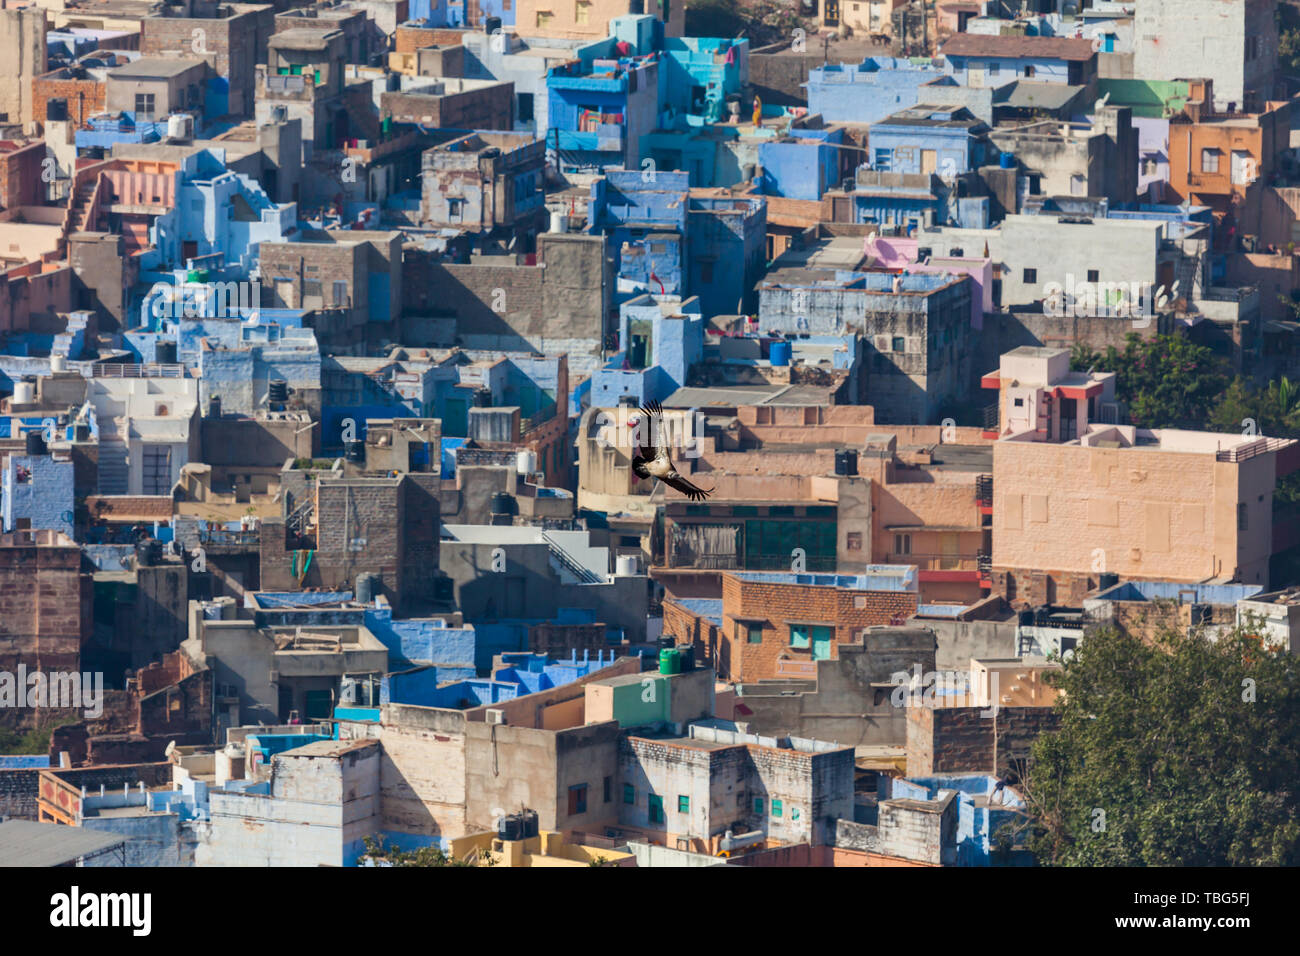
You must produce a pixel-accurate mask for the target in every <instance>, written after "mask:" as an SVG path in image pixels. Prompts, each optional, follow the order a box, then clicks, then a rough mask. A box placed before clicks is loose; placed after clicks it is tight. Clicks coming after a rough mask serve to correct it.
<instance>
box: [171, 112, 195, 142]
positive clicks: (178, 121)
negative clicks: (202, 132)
mask: <svg viewBox="0 0 1300 956" xmlns="http://www.w3.org/2000/svg"><path fill="white" fill-rule="evenodd" d="M167 138H168V139H193V138H194V117H193V116H191V115H190V114H189V113H173V114H172V115H171V116H169V117H167Z"/></svg>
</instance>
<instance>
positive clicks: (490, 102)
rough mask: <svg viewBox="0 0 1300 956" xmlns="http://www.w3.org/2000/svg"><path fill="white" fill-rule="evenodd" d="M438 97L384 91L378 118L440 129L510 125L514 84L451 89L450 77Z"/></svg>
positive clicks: (513, 102) (511, 121) (452, 85)
mask: <svg viewBox="0 0 1300 956" xmlns="http://www.w3.org/2000/svg"><path fill="white" fill-rule="evenodd" d="M443 82H445V83H447V84H449V88H448V91H447V92H446V93H444V94H443V95H442V96H429V95H426V94H420V93H385V94H384V95H383V96H382V97H381V99H380V106H379V115H380V119H381V120H382V119H386V118H391V119H392V120H393V121H394V122H396V123H420V124H422V125H425V126H434V127H439V128H443V129H511V128H513V126H514V108H515V85H514V84H513V83H493V84H491V85H487V86H479V87H474V88H472V89H467V90H465V91H464V92H461V93H457V92H453V91H452V88H453V87H454V85H456V84H457V83H458V81H456V80H453V79H447V80H444V81H443Z"/></svg>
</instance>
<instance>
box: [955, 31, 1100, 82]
mask: <svg viewBox="0 0 1300 956" xmlns="http://www.w3.org/2000/svg"><path fill="white" fill-rule="evenodd" d="M939 52H940V53H941V54H942V55H943V59H944V67H945V69H946V70H947V72H948V73H949V74H950V75H952V76H953V77H954V78H955V79H956V80H957V82H958V83H960V84H961V85H962V86H969V87H977V88H987V89H996V88H997V87H999V86H1004V85H1006V84H1007V83H1012V82H1015V81H1016V80H1033V81H1035V82H1038V83H1060V84H1068V85H1070V86H1085V85H1087V84H1088V83H1090V82H1091V81H1092V80H1093V78H1094V77H1095V76H1096V75H1097V53H1096V51H1094V50H1093V48H1092V41H1091V40H1084V39H1075V38H1070V37H1042V36H1023V37H1017V36H998V35H993V34H975V33H955V34H953V35H952V36H951V37H949V38H948V40H947V42H945V43H944V45H943V48H942V49H941V50H940V51H939Z"/></svg>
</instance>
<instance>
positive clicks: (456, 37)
mask: <svg viewBox="0 0 1300 956" xmlns="http://www.w3.org/2000/svg"><path fill="white" fill-rule="evenodd" d="M463 37H464V31H463V30H438V29H435V28H433V27H408V26H401V27H398V28H397V35H396V37H395V39H394V44H395V46H394V50H393V52H395V53H414V52H415V51H416V50H422V49H424V48H425V47H427V46H458V45H459V44H460V42H461V39H462V38H463Z"/></svg>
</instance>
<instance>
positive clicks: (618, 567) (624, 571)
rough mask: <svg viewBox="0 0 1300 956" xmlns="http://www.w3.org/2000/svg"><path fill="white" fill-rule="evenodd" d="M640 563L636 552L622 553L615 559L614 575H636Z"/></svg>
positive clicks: (623, 576) (624, 576)
mask: <svg viewBox="0 0 1300 956" xmlns="http://www.w3.org/2000/svg"><path fill="white" fill-rule="evenodd" d="M639 564H640V562H639V561H638V560H637V556H636V555H635V554H620V555H619V556H618V557H617V558H615V559H614V575H615V576H616V577H620V578H630V577H635V576H636V573H637V566H638V565H639Z"/></svg>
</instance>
